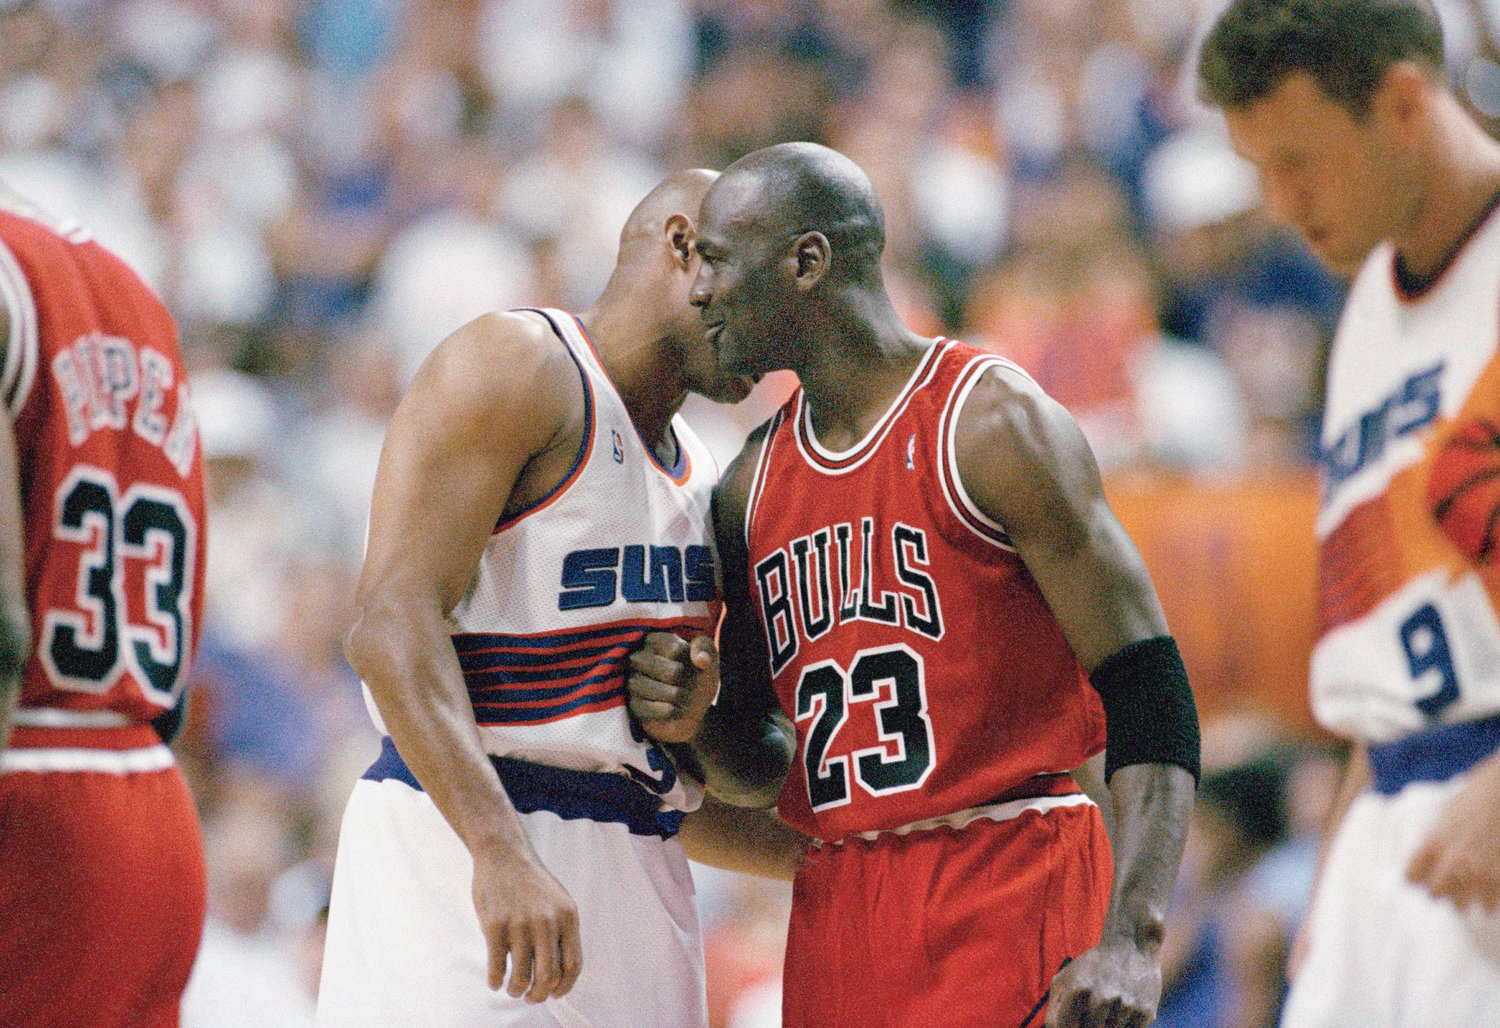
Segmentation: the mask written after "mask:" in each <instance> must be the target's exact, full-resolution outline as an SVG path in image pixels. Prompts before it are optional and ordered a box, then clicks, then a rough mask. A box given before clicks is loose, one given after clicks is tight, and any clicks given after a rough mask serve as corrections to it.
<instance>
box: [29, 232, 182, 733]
mask: <svg viewBox="0 0 1500 1028" xmlns="http://www.w3.org/2000/svg"><path fill="white" fill-rule="evenodd" d="M0 295H3V297H4V299H5V302H6V306H7V308H8V309H9V310H10V311H11V312H12V313H11V321H12V325H11V333H10V337H9V339H8V340H7V346H6V360H5V363H4V366H3V368H4V377H3V379H0V385H3V388H4V400H5V402H6V404H7V406H8V407H9V411H10V416H11V418H12V419H13V422H14V425H15V432H16V446H17V450H18V456H19V458H20V470H21V490H22V501H23V505H24V509H25V533H26V591H27V597H28V600H29V601H30V607H31V616H32V632H33V638H32V656H31V659H30V662H29V663H28V665H27V667H26V671H25V676H24V679H23V682H22V690H21V707H22V708H23V710H22V713H21V715H20V716H19V717H18V726H21V728H20V729H18V732H17V736H16V740H15V742H16V745H17V746H25V745H27V742H26V737H25V732H24V731H23V730H21V729H24V727H25V726H28V725H36V726H52V725H56V726H59V727H69V726H70V725H74V724H77V725H88V724H94V725H99V724H108V723H110V721H111V719H112V720H113V721H116V722H118V723H121V724H125V723H129V722H139V721H145V720H149V719H150V718H153V717H155V716H156V715H158V714H160V713H161V712H162V711H163V710H165V709H168V708H170V707H171V706H172V705H173V704H174V703H175V702H176V700H177V697H178V695H179V694H180V692H181V689H182V684H183V681H184V679H185V675H186V671H187V668H188V665H189V664H190V662H191V660H192V656H193V652H194V650H195V648H196V645H197V640H198V633H199V626H200V623H201V619H200V615H201V612H202V596H203V552H204V541H205V540H204V496H203V468H202V458H201V455H200V453H199V448H198V433H197V427H196V424H195V422H194V420H193V416H192V410H191V408H190V406H189V405H188V400H187V385H186V381H185V376H184V373H183V369H182V361H181V357H180V354H179V352H178V346H177V329H176V326H175V324H174V323H173V321H172V318H171V316H170V315H169V314H168V313H167V310H166V308H165V307H163V305H162V303H161V301H160V300H158V299H157V297H156V296H155V294H154V293H153V292H152V291H151V290H150V289H149V288H148V287H147V286H146V285H145V284H144V283H142V282H141V280H140V279H139V278H138V277H137V276H136V275H135V273H134V272H132V271H131V270H130V269H129V268H128V267H127V266H126V265H125V264H124V263H123V262H122V261H120V260H119V259H118V258H117V257H115V256H114V255H113V254H111V253H109V252H108V251H107V250H105V249H103V248H102V247H100V246H98V245H97V244H96V243H94V242H92V241H91V240H90V239H89V238H88V236H87V235H86V234H85V233H83V232H81V231H76V232H71V233H66V234H59V233H58V232H54V231H53V230H52V229H51V228H48V227H47V226H45V225H43V224H42V223H40V222H38V221H35V220H32V219H31V218H28V217H25V216H22V215H20V214H17V213H13V212H10V211H5V210H0ZM27 710H30V711H32V713H30V714H28V713H27ZM46 711H55V712H60V713H59V714H58V715H48V714H47V713H46ZM90 719H92V720H90Z"/></svg>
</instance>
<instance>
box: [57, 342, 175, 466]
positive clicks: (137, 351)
mask: <svg viewBox="0 0 1500 1028" xmlns="http://www.w3.org/2000/svg"><path fill="white" fill-rule="evenodd" d="M52 377H53V379H54V380H55V381H56V382H57V387H58V390H59V391H60V392H61V393H62V398H63V407H64V409H65V411H66V412H67V418H68V441H69V442H71V443H72V444H73V445H74V446H81V445H82V444H83V443H84V442H85V441H86V440H87V439H88V437H89V436H90V435H91V434H93V433H94V432H97V431H99V430H100V429H106V428H108V429H115V430H117V431H118V430H123V429H124V428H125V427H126V426H127V425H128V426H129V427H130V428H131V429H133V430H134V432H135V434H136V435H138V436H140V437H141V438H142V439H144V440H146V441H147V442H149V443H150V444H151V445H152V446H157V447H160V448H161V451H162V452H163V453H164V454H166V457H167V459H168V460H169V461H171V462H172V465H173V466H174V467H175V468H177V470H178V471H179V472H180V473H182V474H183V475H187V474H188V473H189V471H190V470H191V468H192V464H193V449H194V445H195V443H196V441H197V437H198V433H197V423H196V422H195V421H194V419H193V410H192V406H191V405H190V404H189V403H188V402H187V383H185V382H182V381H178V380H177V377H176V373H175V371H174V369H173V365H172V361H171V358H169V357H168V356H167V355H166V354H164V353H161V352H160V351H158V350H156V349H154V348H152V347H150V346H142V347H139V348H138V347H137V346H136V345H135V343H133V342H131V341H130V340H129V339H124V338H121V337H120V336H110V335H104V334H102V333H99V332H90V333H89V334H87V335H83V336H79V337H78V338H77V339H76V340H74V341H73V345H71V346H69V347H68V348H67V349H65V350H62V351H61V352H59V353H58V354H57V355H56V356H54V357H53V358H52ZM174 392H175V394H176V397H175V402H174V403H173V404H172V405H171V406H172V408H173V409H174V410H175V414H174V415H173V417H172V418H171V419H170V421H169V420H168V418H167V413H166V412H167V406H168V403H167V401H168V400H169V399H171V398H172V397H173V393H174Z"/></svg>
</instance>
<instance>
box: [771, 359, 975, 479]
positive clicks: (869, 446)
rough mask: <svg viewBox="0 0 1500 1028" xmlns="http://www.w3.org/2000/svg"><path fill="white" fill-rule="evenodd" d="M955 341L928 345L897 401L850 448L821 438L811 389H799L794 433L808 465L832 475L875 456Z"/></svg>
mask: <svg viewBox="0 0 1500 1028" xmlns="http://www.w3.org/2000/svg"><path fill="white" fill-rule="evenodd" d="M952 342H953V341H952V340H951V339H944V338H939V339H938V340H937V341H936V342H934V343H933V344H932V345H931V346H930V347H928V348H927V352H926V353H925V354H923V355H922V359H921V360H920V361H918V362H917V366H916V367H915V368H913V369H912V372H911V376H910V377H909V378H908V379H907V380H906V385H904V386H902V387H901V392H899V393H897V394H896V399H895V401H894V402H892V403H891V405H890V407H889V408H888V409H887V410H886V412H885V413H884V414H882V415H881V416H880V420H879V421H877V422H875V424H874V426H873V427H872V428H871V429H870V431H868V432H866V433H865V437H864V438H863V439H861V440H860V441H859V442H857V443H855V444H854V445H853V446H851V447H850V448H849V449H847V450H843V451H835V450H830V449H828V448H827V447H825V446H824V445H823V444H822V443H820V442H818V437H817V435H816V433H814V431H813V425H812V410H811V409H810V408H809V407H808V405H807V393H806V392H805V391H803V390H801V389H799V390H798V391H797V395H796V398H795V402H796V405H797V412H796V415H795V420H794V421H793V423H792V424H793V432H792V434H793V436H794V437H795V438H796V440H797V449H798V450H799V451H801V453H802V459H803V460H805V461H807V463H808V466H810V467H814V468H817V469H818V470H819V471H821V472H823V473H824V474H828V475H844V474H848V473H849V472H851V471H853V470H854V469H855V468H857V467H859V466H860V465H862V464H864V463H865V461H867V460H869V459H870V458H871V457H872V456H874V454H875V451H876V450H878V449H880V444H881V442H882V441H883V440H884V439H885V437H886V433H888V432H889V431H890V430H891V426H892V425H894V424H895V423H896V419H897V418H899V417H900V416H901V412H902V411H904V410H905V409H906V407H907V404H909V403H910V402H911V398H912V397H913V396H915V395H916V394H917V391H918V390H919V389H921V388H922V387H923V386H925V385H926V384H927V383H928V382H929V381H931V379H932V376H933V375H934V374H936V373H937V369H938V365H939V364H941V363H942V355H943V352H944V351H946V350H947V349H948V347H949V346H951V345H952Z"/></svg>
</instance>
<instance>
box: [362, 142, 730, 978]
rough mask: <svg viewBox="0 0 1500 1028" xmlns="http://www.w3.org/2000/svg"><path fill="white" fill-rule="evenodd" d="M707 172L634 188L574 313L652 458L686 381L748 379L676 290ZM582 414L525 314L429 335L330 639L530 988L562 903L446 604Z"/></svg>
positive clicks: (569, 374) (722, 392)
mask: <svg viewBox="0 0 1500 1028" xmlns="http://www.w3.org/2000/svg"><path fill="white" fill-rule="evenodd" d="M712 177H713V176H712V173H710V172H706V171H695V172H683V173H680V174H679V175H676V176H673V177H672V178H670V179H668V180H667V181H666V182H665V183H663V184H662V185H661V186H659V187H658V188H657V189H656V190H653V192H652V193H651V194H650V195H648V197H647V198H646V200H643V201H642V203H641V205H640V206H639V207H637V209H636V212H635V213H634V214H632V216H631V220H630V222H629V223H628V224H627V226H626V229H625V232H624V234H623V235H622V239H621V247H620V257H619V262H618V264H617V266H616V269H615V273H614V275H613V276H612V277H611V279H610V282H609V284H608V285H607V286H606V288H605V291H604V294H603V295H602V296H601V297H600V298H599V300H598V301H596V302H595V303H594V305H593V306H591V307H590V308H589V309H588V310H586V311H584V312H583V314H582V315H580V320H581V321H582V322H583V323H584V325H585V326H586V328H587V329H588V332H589V334H590V336H591V338H592V339H593V340H594V343H595V345H596V347H597V349H598V351H599V354H600V359H601V361H602V362H603V364H604V366H605V369H606V370H607V371H608V372H609V375H610V378H611V380H612V381H613V382H614V383H615V386H616V388H617V389H618V390H619V392H620V395H621V397H622V398H623V399H624V401H625V404H626V407H627V408H628V409H629V411H630V413H631V417H632V419H633V420H634V422H635V425H636V427H637V428H638V430H639V431H640V433H641V436H642V437H643V438H645V439H647V440H649V441H650V442H651V443H652V445H653V447H654V448H655V449H656V451H657V453H658V454H660V455H661V456H662V457H663V459H664V460H668V461H671V460H673V459H675V455H676V441H675V437H673V435H672V433H671V432H670V430H669V421H670V418H671V416H672V414H673V413H675V411H676V410H677V408H678V406H679V405H680V404H681V403H682V400H683V398H684V396H685V395H686V393H687V391H688V390H689V389H694V390H696V391H698V392H702V393H704V394H705V395H708V396H710V397H713V398H717V399H724V400H735V399H739V398H741V397H743V396H744V394H745V391H746V384H745V383H743V382H741V381H738V380H735V379H730V378H727V377H724V376H721V375H720V374H719V373H718V370H717V367H716V365H715V363H714V361H713V360H712V355H711V351H709V349H708V347H707V346H706V345H705V343H704V341H703V331H702V328H701V326H700V325H699V324H698V323H697V319H696V318H695V317H693V316H692V308H691V307H689V306H688V304H687V289H688V288H689V285H690V284H691V282H692V279H693V275H694V273H695V271H696V269H697V258H696V256H695V255H694V253H693V251H692V239H693V221H692V218H691V216H690V214H689V212H692V211H695V210H696V209H697V206H698V201H699V199H700V198H701V197H702V195H703V192H704V190H705V189H706V188H707V185H708V182H709V181H711V180H712ZM497 369H503V373H497ZM585 424H586V416H585V406H584V394H583V387H582V384H581V383H580V380H579V377H578V371H577V367H576V366H575V365H574V363H573V360H572V358H571V357H570V356H569V355H568V352H567V350H566V348H565V347H564V346H563V344H562V343H561V342H560V341H559V340H558V339H557V338H556V336H555V335H554V334H553V332H552V330H551V329H550V328H549V327H548V325H547V323H546V322H545V321H544V320H543V319H542V318H541V317H540V316H538V315H535V314H529V313H519V312H518V313H502V314H489V315H485V316H483V317H480V318H478V319H476V320H475V321H473V322H470V323H469V324H468V325H465V326H464V327H463V328H460V329H459V330H458V331H457V332H455V333H454V334H453V335H451V336H449V337H448V338H447V339H446V340H444V341H443V342H442V343H441V344H440V345H439V346H438V348H437V349H436V350H435V351H434V353H433V354H432V356H431V357H429V358H428V360H427V361H426V362H425V363H424V364H423V366H422V369H421V370H420V372H419V373H418V375H417V378H416V380H415V381H414V382H413V384H412V387H411V389H410V391H409V392H408V393H407V396H406V398H405V399H404V400H403V401H402V403H401V406H400V407H399V408H398V409H397V411H396V414H395V416H394V417H393V419H392V421H391V425H390V428H389V430H388V432H387V434H386V441H385V446H384V448H383V450H382V452H381V458H380V469H379V472H378V475H377V478H376V483H375V494H374V500H373V503H372V513H371V520H370V538H369V546H368V549H367V553H366V557H365V564H364V568H363V570H362V572H361V575H360V580H359V586H358V591H357V594H356V597H355V622H354V626H353V627H352V628H351V629H350V631H349V634H348V636H347V638H346V640H345V652H346V653H347V654H348V657H349V661H350V663H351V664H352V665H353V667H354V669H355V670H356V671H357V672H359V674H360V677H361V678H363V679H364V681H365V683H366V684H367V685H368V686H369V687H370V691H371V693H372V695H373V696H374V697H375V701H376V704H377V706H378V707H379V708H380V713H381V716H382V718H383V719H384V721H385V723H386V726H387V727H388V728H389V730H390V734H391V737H392V739H393V740H394V741H395V743H396V746H397V749H398V750H399V751H400V752H401V755H402V757H403V758H405V760H406V762H407V763H408V765H409V766H410V767H411V770H412V773H413V774H415V775H416V777H417V780H418V781H419V782H421V784H422V787H423V789H424V790H425V791H426V792H427V794H428V795H429V796H430V797H431V799H432V801H433V803H434V804H435V805H436V806H437V808H438V810H439V811H440V812H441V813H442V814H443V817H444V818H445V820H447V822H448V823H449V825H450V826H452V828H453V830H454V832H455V833H456V834H457V835H458V836H459V838H460V839H461V840H462V841H463V842H464V844H465V846H466V847H467V848H468V850H469V852H470V853H471V854H472V856H473V858H474V881H473V896H474V906H475V909H476V911H477V913H478V916H479V922H480V925H481V928H482V929H483V932H484V935H485V939H486V943H487V949H488V978H489V984H490V987H491V988H493V989H499V988H500V987H501V986H502V984H504V985H506V987H507V990H508V991H509V993H510V994H511V995H512V996H516V997H524V998H525V999H526V1000H527V1001H529V1002H532V1003H540V1002H542V1001H544V1000H546V999H548V998H551V997H555V996H562V995H564V994H565V993H567V992H568V991H569V990H570V989H571V988H572V987H573V985H574V984H575V983H576V982H577V980H578V976H579V974H580V973H581V971H582V945H581V942H580V937H579V923H578V908H577V905H576V904H575V903H574V901H573V899H572V897H571V896H569V895H568V893H567V891H566V890H565V889H564V888H563V887H562V885H561V884H559V882H558V881H557V879H556V878H554V877H553V876H552V874H551V873H550V872H549V871H548V869H547V868H546V867H544V866H543V865H542V863H541V861H540V860H539V858H538V857H537V855H536V852H535V851H534V850H533V848H532V846H531V843H530V840H529V839H528V838H527V836H526V833H525V831H524V830H523V828H522V826H521V822H520V820H519V817H518V815H517V813H516V810H515V807H514V806H513V805H512V804H511V802H510V799H509V797H508V796H507V795H506V793H505V789H504V787H503V786H502V784H501V782H500V779H499V776H498V775H497V774H496V772H495V769H494V766H493V765H492V764H491V763H490V761H489V758H488V755H487V754H486V752H485V749H484V744H483V740H482V739H481V737H480V733H479V729H478V726H477V725H476V723H475V719H474V709H473V706H472V704H471V703H470V700H469V695H468V689H467V687H466V686H465V684H464V678H463V674H462V672H461V671H460V669H459V664H458V658H457V656H456V655H455V653H454V650H453V646H452V644H451V642H450V638H449V632H450V630H451V622H450V621H449V620H448V616H449V614H450V613H451V612H452V610H453V609H454V607H455V606H456V605H457V603H458V602H459V600H460V599H462V597H463V596H464V593H465V591H466V589H467V587H468V585H469V583H470V581H471V580H472V578H473V575H474V570H475V567H476V565H477V563H478V561H479V558H480V554H481V553H482V551H483V549H484V545H485V542H486V541H487V540H488V538H489V536H490V533H491V532H492V530H493V529H494V526H495V523H496V522H497V521H498V520H499V518H500V517H501V516H502V514H504V513H508V512H513V511H516V510H519V509H522V508H524V507H526V506H528V505H530V504H531V503H532V502H534V501H535V500H536V499H538V498H539V497H541V496H544V495H545V494H546V493H547V492H549V491H550V490H551V489H552V488H553V487H554V486H555V485H556V484H557V483H558V482H559V481H560V480H561V479H562V478H563V477H564V476H565V475H566V474H567V473H568V469H569V468H570V467H571V466H572V464H573V462H574V460H575V459H576V457H577V454H578V450H579V446H580V444H581V442H582V439H583V432H584V428H585ZM507 959H509V961H510V963H511V970H510V974H509V978H508V981H507V976H506V963H507Z"/></svg>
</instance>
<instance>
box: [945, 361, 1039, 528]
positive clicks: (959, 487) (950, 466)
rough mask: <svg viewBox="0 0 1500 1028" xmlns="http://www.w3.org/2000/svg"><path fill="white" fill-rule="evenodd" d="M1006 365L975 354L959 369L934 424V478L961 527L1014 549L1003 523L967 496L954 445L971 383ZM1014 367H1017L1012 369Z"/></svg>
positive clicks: (975, 383)
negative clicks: (936, 425) (935, 442)
mask: <svg viewBox="0 0 1500 1028" xmlns="http://www.w3.org/2000/svg"><path fill="white" fill-rule="evenodd" d="M1006 367H1009V368H1015V367H1016V366H1015V365H1014V364H1011V363H1010V362H1009V361H1007V360H1005V359H1004V358H1003V357H996V356H991V355H986V356H980V357H975V358H974V359H973V360H972V361H970V362H969V366H968V367H966V368H964V369H963V371H961V372H959V375H958V378H957V380H955V382H954V384H953V391H952V392H951V393H949V394H948V403H947V405H946V406H945V407H944V408H943V416H942V420H941V421H940V422H939V423H938V451H939V452H938V481H939V483H940V484H941V485H942V490H943V499H944V500H946V501H947V502H948V509H949V510H951V511H952V512H953V513H954V515H955V516H956V517H957V518H958V520H959V521H960V522H962V524H963V525H964V527H965V528H967V529H968V530H969V531H971V532H973V533H974V534H975V535H977V536H978V537H979V538H981V539H983V540H984V541H985V542H987V543H989V544H990V545H992V546H996V547H999V548H1000V549H1002V550H1007V551H1010V552H1015V545H1014V544H1013V543H1012V542H1011V539H1010V535H1009V533H1007V532H1006V531H1005V526H1004V525H1002V524H1000V523H999V522H998V521H996V520H994V519H993V518H991V517H989V515H987V514H985V513H984V512H983V511H982V510H980V509H979V506H978V505H977V504H976V503H975V502H974V500H973V499H972V498H971V497H970V496H969V493H968V490H966V489H965V488H964V483H963V477H962V476H961V475H960V474H959V470H958V444H957V442H956V440H957V437H958V419H959V416H960V415H961V414H962V413H963V409H964V404H965V403H967V402H968V399H969V394H970V393H972V392H973V391H974V386H975V385H977V384H978V383H979V380H980V378H982V377H983V376H984V373H985V372H986V371H987V370H989V369H990V368H1006ZM1016 370H1018V371H1019V370H1020V369H1019V368H1016ZM1022 374H1025V372H1022Z"/></svg>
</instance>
